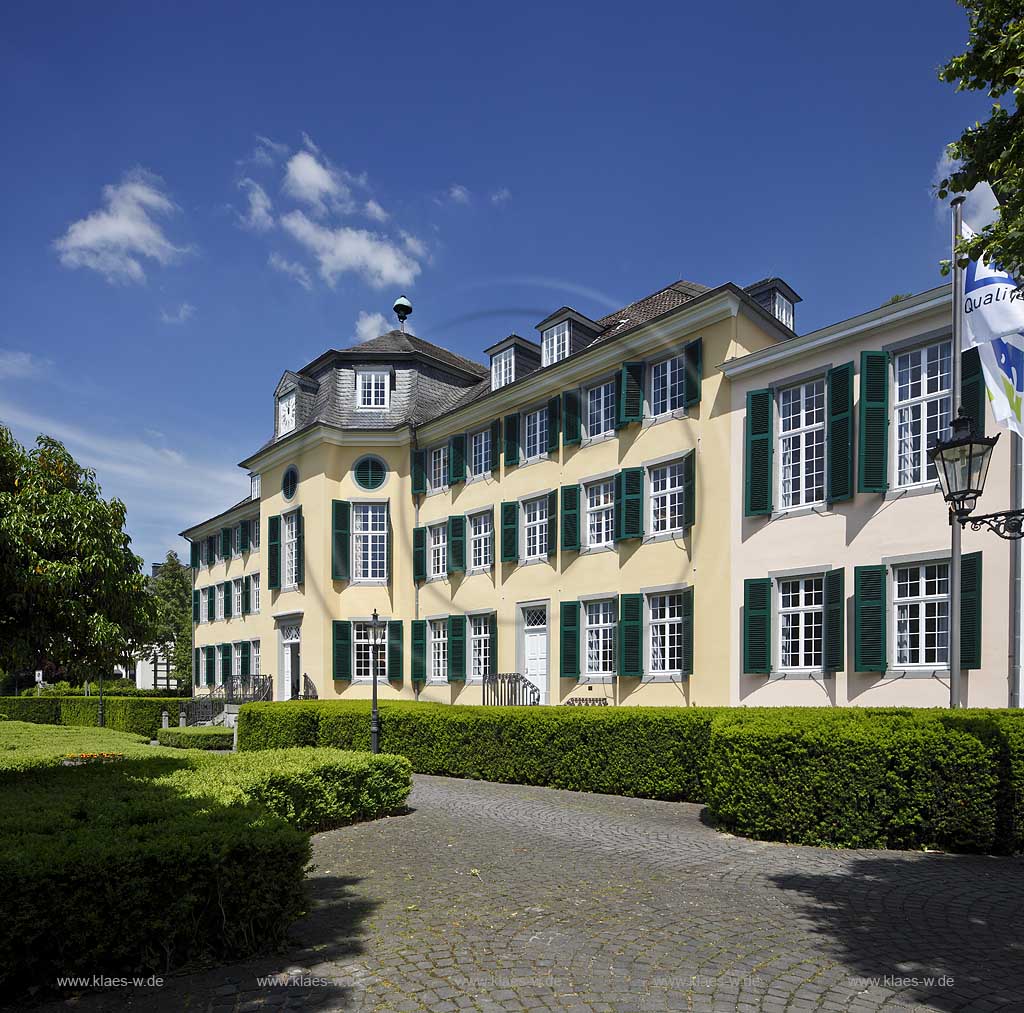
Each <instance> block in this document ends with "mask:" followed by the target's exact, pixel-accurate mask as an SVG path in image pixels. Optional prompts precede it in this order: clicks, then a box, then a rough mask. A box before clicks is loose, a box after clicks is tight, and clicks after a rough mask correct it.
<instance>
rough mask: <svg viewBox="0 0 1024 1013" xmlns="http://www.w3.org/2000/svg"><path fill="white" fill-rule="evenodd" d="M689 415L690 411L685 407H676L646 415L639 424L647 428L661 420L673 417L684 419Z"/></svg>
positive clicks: (665, 420)
mask: <svg viewBox="0 0 1024 1013" xmlns="http://www.w3.org/2000/svg"><path fill="white" fill-rule="evenodd" d="M689 417H690V413H689V412H688V411H687V410H686V409H685V408H676V409H675V410H674V411H670V412H662V413H661V414H660V415H651V416H648V417H647V418H645V419H644V420H643V422H642V423H641V424H640V425H641V428H643V429H649V428H650V427H651V426H657V425H660V424H661V423H662V422H671V421H672V420H673V419H686V418H689Z"/></svg>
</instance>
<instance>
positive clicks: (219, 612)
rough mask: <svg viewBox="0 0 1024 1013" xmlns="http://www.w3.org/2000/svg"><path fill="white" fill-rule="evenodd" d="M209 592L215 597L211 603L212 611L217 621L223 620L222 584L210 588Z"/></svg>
mask: <svg viewBox="0 0 1024 1013" xmlns="http://www.w3.org/2000/svg"><path fill="white" fill-rule="evenodd" d="M210 591H211V592H212V593H213V595H214V597H215V601H214V603H213V607H214V610H215V611H214V615H215V616H216V618H217V619H223V618H224V585H223V584H218V585H217V586H216V587H211V588H210Z"/></svg>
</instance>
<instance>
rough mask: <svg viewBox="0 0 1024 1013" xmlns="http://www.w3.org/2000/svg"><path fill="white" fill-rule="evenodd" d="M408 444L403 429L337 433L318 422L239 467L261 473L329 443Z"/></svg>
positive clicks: (360, 430) (268, 448) (406, 434)
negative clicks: (312, 448) (311, 448)
mask: <svg viewBox="0 0 1024 1013" xmlns="http://www.w3.org/2000/svg"><path fill="white" fill-rule="evenodd" d="M408 442H409V430H408V427H407V426H402V427H401V428H399V429H382V430H379V431H378V430H375V429H338V428H337V427H336V426H329V425H326V424H325V423H323V422H318V423H317V424H316V425H314V426H310V427H309V428H308V429H304V430H303V431H302V432H301V433H300V434H299V435H298V436H296V437H294V438H293V439H286V440H280V441H278V442H277V443H274V444H271V446H269V447H267V448H266V449H265V450H258V451H256V453H255V454H253V455H252V456H251V457H247V458H246V459H245V460H244V461H242V462H241V463H240V464H239V467H240V468H248V469H249V470H250V471H263V470H265V469H267V468H272V467H274V465H275V464H283V463H284V462H285V461H289V460H292V459H293V458H295V457H296V456H297V455H299V454H301V453H303V451H306V450H308V449H309V448H310V447H315V446H319V445H320V444H321V443H329V444H331V445H332V446H335V447H401V446H404V445H405V444H407V443H408Z"/></svg>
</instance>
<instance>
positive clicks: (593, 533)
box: [586, 479, 615, 549]
mask: <svg viewBox="0 0 1024 1013" xmlns="http://www.w3.org/2000/svg"><path fill="white" fill-rule="evenodd" d="M586 497H587V502H586V507H587V526H586V539H587V540H586V545H587V547H588V548H592V549H593V548H597V547H598V546H601V545H611V544H612V542H613V541H614V540H615V481H614V479H605V480H603V481H601V482H592V483H591V484H590V485H588V486H586Z"/></svg>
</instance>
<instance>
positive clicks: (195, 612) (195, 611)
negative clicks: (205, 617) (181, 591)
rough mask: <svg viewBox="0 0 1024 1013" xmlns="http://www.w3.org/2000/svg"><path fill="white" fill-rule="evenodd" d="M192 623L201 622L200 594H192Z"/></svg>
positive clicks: (196, 592) (194, 592) (195, 592)
mask: <svg viewBox="0 0 1024 1013" xmlns="http://www.w3.org/2000/svg"><path fill="white" fill-rule="evenodd" d="M192 622H194V623H197V622H199V592H198V591H193V592H192Z"/></svg>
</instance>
